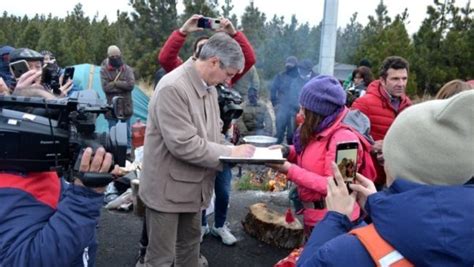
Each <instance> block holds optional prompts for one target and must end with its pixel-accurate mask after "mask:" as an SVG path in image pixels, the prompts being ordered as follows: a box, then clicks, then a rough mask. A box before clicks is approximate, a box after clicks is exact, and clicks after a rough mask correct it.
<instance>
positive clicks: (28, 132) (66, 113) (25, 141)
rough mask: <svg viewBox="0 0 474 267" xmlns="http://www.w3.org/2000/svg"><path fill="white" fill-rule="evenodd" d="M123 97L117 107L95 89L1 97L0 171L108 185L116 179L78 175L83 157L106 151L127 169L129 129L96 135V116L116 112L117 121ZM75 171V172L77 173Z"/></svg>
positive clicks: (116, 101) (122, 126)
mask: <svg viewBox="0 0 474 267" xmlns="http://www.w3.org/2000/svg"><path fill="white" fill-rule="evenodd" d="M122 103H123V101H122V98H121V97H116V98H114V99H113V104H112V105H107V104H106V103H105V102H104V101H102V100H100V99H99V97H98V95H97V93H96V92H94V91H93V90H83V91H79V92H74V93H73V95H72V96H71V97H69V98H63V99H57V100H46V99H44V98H39V97H24V96H0V146H1V147H2V150H1V152H0V171H14V172H21V173H25V172H43V171H57V172H58V174H59V175H60V176H61V175H64V176H65V178H66V179H67V180H71V179H72V175H73V174H74V175H76V177H78V176H79V177H80V179H81V180H82V182H83V183H84V185H86V186H91V187H97V186H105V185H106V184H108V183H109V182H110V181H112V175H110V174H102V173H101V174H99V173H83V174H78V173H77V172H78V171H79V166H80V161H81V157H82V152H83V150H84V149H85V148H86V147H92V148H93V149H94V150H95V149H97V148H98V147H100V146H103V147H104V148H105V150H106V151H107V152H110V153H111V154H112V156H113V160H114V163H115V164H118V165H120V166H125V159H126V151H127V126H126V123H124V122H120V123H118V124H117V125H116V126H114V127H112V128H111V129H110V131H109V133H108V134H107V133H101V134H98V133H95V121H96V118H97V115H99V114H103V113H106V112H108V111H110V110H112V113H113V114H115V116H116V117H117V118H118V119H124V117H123V115H122V114H119V113H118V111H119V110H120V109H119V106H120V105H121V104H122ZM74 172H76V173H74Z"/></svg>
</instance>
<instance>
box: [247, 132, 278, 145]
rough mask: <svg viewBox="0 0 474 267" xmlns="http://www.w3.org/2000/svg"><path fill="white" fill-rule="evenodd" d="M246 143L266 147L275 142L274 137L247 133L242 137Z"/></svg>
mask: <svg viewBox="0 0 474 267" xmlns="http://www.w3.org/2000/svg"><path fill="white" fill-rule="evenodd" d="M242 140H244V142H245V143H246V144H251V145H254V146H258V147H267V146H271V145H274V144H276V141H277V139H276V138H275V137H271V136H266V135H247V136H245V137H243V138H242Z"/></svg>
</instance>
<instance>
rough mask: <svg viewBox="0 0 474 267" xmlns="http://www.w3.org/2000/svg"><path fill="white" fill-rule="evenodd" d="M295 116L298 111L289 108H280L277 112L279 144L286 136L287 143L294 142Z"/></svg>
mask: <svg viewBox="0 0 474 267" xmlns="http://www.w3.org/2000/svg"><path fill="white" fill-rule="evenodd" d="M295 116H296V113H295V112H293V111H291V110H288V109H282V108H280V109H278V111H277V114H276V122H275V123H276V136H275V137H276V138H277V144H281V143H282V142H283V139H284V137H285V132H286V143H287V144H289V145H291V144H293V133H294V131H295Z"/></svg>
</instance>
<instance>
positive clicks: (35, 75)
mask: <svg viewBox="0 0 474 267" xmlns="http://www.w3.org/2000/svg"><path fill="white" fill-rule="evenodd" d="M20 60H25V61H26V62H27V63H28V68H29V71H27V72H25V73H24V74H23V75H21V76H20V78H18V79H17V85H16V87H15V89H14V91H13V95H21V96H40V97H45V98H47V99H55V98H61V97H65V96H67V93H68V92H69V90H71V88H72V81H71V80H69V81H67V82H66V83H65V84H64V85H62V86H59V87H58V89H57V90H54V91H53V90H51V88H50V86H49V85H48V84H45V83H44V81H43V80H44V74H45V72H44V71H47V70H46V69H45V70H44V69H43V60H44V56H43V55H41V54H40V53H38V52H36V51H34V50H31V49H28V48H18V49H15V50H13V51H12V52H11V53H10V62H11V63H14V62H17V61H20ZM58 83H59V81H58Z"/></svg>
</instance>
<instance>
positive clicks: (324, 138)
mask: <svg viewBox="0 0 474 267" xmlns="http://www.w3.org/2000/svg"><path fill="white" fill-rule="evenodd" d="M348 112H349V110H348V109H347V108H345V109H344V111H343V112H341V114H340V115H339V116H338V117H337V118H336V121H335V122H334V123H333V124H332V125H331V126H329V128H327V129H325V130H324V131H322V132H321V133H319V134H318V135H317V136H316V137H315V139H314V140H313V141H312V142H311V143H310V144H309V145H307V146H306V148H305V149H304V151H303V152H302V153H301V154H300V155H297V154H296V151H295V149H294V147H293V146H290V153H289V155H288V161H289V162H291V163H293V164H292V165H291V167H290V168H289V170H288V173H287V178H288V179H289V180H291V181H293V182H294V183H295V184H296V185H297V186H298V195H299V198H300V199H301V201H303V202H314V201H319V200H323V201H324V198H325V196H326V193H327V191H326V187H327V179H328V177H330V176H332V169H331V163H332V162H333V161H336V145H337V144H338V143H340V142H357V143H359V149H358V153H357V154H358V157H357V158H358V160H357V166H358V167H359V166H360V165H361V162H362V152H363V151H362V145H361V144H360V142H359V139H358V138H357V135H356V134H354V133H353V132H352V131H350V130H348V129H340V125H341V122H342V120H343V118H344V117H345V116H346V114H347V113H348ZM326 212H327V210H326V209H305V210H304V211H303V214H304V224H305V225H309V226H314V225H315V224H316V223H317V222H318V221H320V220H321V219H322V218H323V217H324V215H325V214H326ZM359 213H360V209H359V206H358V205H357V204H356V206H355V208H354V212H353V214H352V219H353V220H355V219H357V218H358V217H359Z"/></svg>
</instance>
